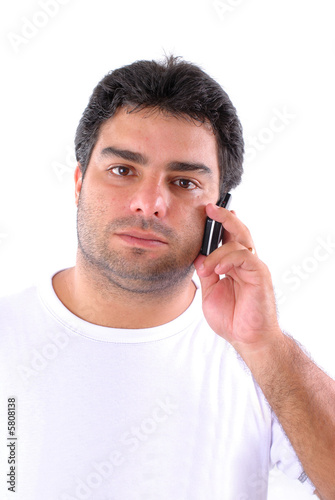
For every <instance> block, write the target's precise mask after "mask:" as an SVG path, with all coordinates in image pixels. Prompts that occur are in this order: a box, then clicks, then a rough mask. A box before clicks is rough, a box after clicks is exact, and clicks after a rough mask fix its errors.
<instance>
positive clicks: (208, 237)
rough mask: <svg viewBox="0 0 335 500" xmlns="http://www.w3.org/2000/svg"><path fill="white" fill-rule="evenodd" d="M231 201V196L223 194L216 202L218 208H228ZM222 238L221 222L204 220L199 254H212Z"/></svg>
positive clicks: (208, 218) (209, 219)
mask: <svg viewBox="0 0 335 500" xmlns="http://www.w3.org/2000/svg"><path fill="white" fill-rule="evenodd" d="M230 201H231V194H230V193H225V194H224V195H223V196H222V197H221V198H220V199H219V201H218V202H217V205H218V206H219V207H223V208H227V209H228V208H229V205H230ZM222 236H223V227H222V224H221V222H217V221H215V220H213V219H211V218H210V217H207V219H206V225H205V233H204V238H203V240H202V245H201V250H200V253H201V254H202V255H209V254H210V253H212V252H214V250H216V249H217V248H218V246H219V244H220V241H221V240H222Z"/></svg>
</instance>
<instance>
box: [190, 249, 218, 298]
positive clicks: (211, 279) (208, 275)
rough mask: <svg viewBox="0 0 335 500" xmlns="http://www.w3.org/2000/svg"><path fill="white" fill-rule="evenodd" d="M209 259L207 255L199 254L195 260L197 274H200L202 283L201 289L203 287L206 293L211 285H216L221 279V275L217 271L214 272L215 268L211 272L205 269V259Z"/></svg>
mask: <svg viewBox="0 0 335 500" xmlns="http://www.w3.org/2000/svg"><path fill="white" fill-rule="evenodd" d="M206 259H207V257H205V256H204V255H199V256H198V257H197V258H196V259H195V261H194V263H193V264H194V267H195V270H196V271H197V274H198V277H199V279H200V283H201V289H202V292H203V293H204V292H205V291H206V290H207V289H208V288H210V287H211V286H213V285H215V284H216V283H217V282H218V281H219V280H220V276H218V275H217V274H216V273H215V272H214V268H213V269H212V271H210V272H207V271H206V270H205V267H204V262H205V260H206ZM204 270H205V271H206V272H205V273H204V274H203V271H204Z"/></svg>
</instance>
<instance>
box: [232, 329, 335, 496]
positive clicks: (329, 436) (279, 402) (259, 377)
mask: <svg viewBox="0 0 335 500" xmlns="http://www.w3.org/2000/svg"><path fill="white" fill-rule="evenodd" d="M238 350H239V352H240V354H241V356H242V357H243V359H244V361H245V362H246V363H247V365H248V366H249V368H250V370H251V372H252V373H253V375H254V377H255V380H256V381H257V383H258V384H259V386H260V387H261V389H262V390H263V392H264V395H265V397H266V398H267V400H268V402H269V404H270V405H271V407H272V408H273V410H274V412H275V413H276V415H277V417H278V419H279V421H280V423H281V425H282V426H283V429H284V431H285V432H286V434H287V436H288V438H289V439H290V441H291V443H292V446H293V448H294V449H295V451H296V453H297V455H298V457H299V459H300V460H301V463H302V465H303V467H304V470H305V472H306V474H307V475H308V476H309V478H310V479H311V481H312V482H313V483H314V485H315V486H316V488H317V490H318V492H319V494H320V496H321V497H322V498H323V499H325V500H334V499H335V382H334V381H333V380H332V379H331V378H330V377H328V376H327V375H326V374H325V373H324V372H323V371H322V370H320V369H319V368H318V367H317V366H316V365H315V364H314V363H313V362H312V361H311V360H310V359H309V358H308V356H306V355H305V354H304V353H303V351H302V350H301V349H300V348H299V347H298V346H297V344H296V343H295V342H294V341H293V340H292V339H291V338H290V337H287V336H286V335H283V334H281V333H278V335H275V336H273V340H272V342H271V344H270V345H267V346H265V347H264V346H263V347H261V348H259V349H258V350H254V349H251V348H249V350H248V351H246V350H245V349H244V350H243V349H238Z"/></svg>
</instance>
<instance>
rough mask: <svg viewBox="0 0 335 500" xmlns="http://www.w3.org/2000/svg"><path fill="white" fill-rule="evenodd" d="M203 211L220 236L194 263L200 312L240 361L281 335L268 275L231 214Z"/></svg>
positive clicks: (211, 208) (210, 208)
mask: <svg viewBox="0 0 335 500" xmlns="http://www.w3.org/2000/svg"><path fill="white" fill-rule="evenodd" d="M206 210H207V214H208V216H209V217H211V218H212V219H214V220H216V221H218V222H221V223H222V225H223V227H224V229H225V232H224V242H223V243H224V244H223V245H222V246H221V247H219V248H218V249H217V250H215V251H214V252H212V253H211V254H210V255H209V256H208V257H204V256H202V255H199V257H198V258H197V259H196V260H195V262H194V265H195V268H196V270H197V273H198V276H199V278H200V281H201V287H202V294H203V311H204V314H205V317H206V319H207V322H208V324H209V325H210V326H211V328H212V329H213V330H214V331H215V332H216V333H217V334H218V335H220V336H221V337H223V338H225V339H226V340H227V341H228V342H230V343H231V344H232V345H233V346H234V347H235V348H236V350H237V351H239V353H240V354H241V355H242V356H243V351H246V352H247V351H249V350H253V349H256V350H258V349H260V348H262V346H263V345H265V344H268V343H271V342H272V340H273V337H274V336H280V335H282V333H281V331H280V328H279V325H278V321H277V312H276V303H275V297H274V291H273V286H272V280H271V276H270V272H269V270H268V268H267V266H266V265H265V264H264V263H263V262H262V261H261V260H260V259H259V258H258V256H257V254H254V253H252V251H251V250H252V249H253V248H254V243H253V240H252V238H251V235H250V232H249V230H248V229H247V227H246V226H245V225H244V224H242V222H241V221H240V220H239V219H238V218H237V217H236V215H235V213H234V212H230V211H229V210H226V209H225V208H220V207H217V206H216V205H212V204H210V205H208V206H207V208H206ZM223 274H224V275H225V277H224V278H222V276H221V278H220V275H223Z"/></svg>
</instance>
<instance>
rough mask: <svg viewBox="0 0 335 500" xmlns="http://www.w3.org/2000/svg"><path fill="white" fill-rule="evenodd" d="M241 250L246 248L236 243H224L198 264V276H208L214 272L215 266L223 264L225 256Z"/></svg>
mask: <svg viewBox="0 0 335 500" xmlns="http://www.w3.org/2000/svg"><path fill="white" fill-rule="evenodd" d="M241 250H246V248H245V247H244V246H243V245H241V244H240V243H238V242H236V241H229V242H227V243H225V244H224V245H222V246H221V247H219V248H217V249H216V250H215V251H214V252H212V253H211V254H209V255H208V257H205V258H204V259H202V260H201V261H199V262H198V265H197V272H198V274H199V276H203V277H206V276H209V275H210V274H211V273H213V272H215V268H216V266H217V265H218V264H220V262H223V259H224V257H225V255H227V254H228V255H229V254H231V253H232V252H236V251H241ZM222 274H224V273H222Z"/></svg>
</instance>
